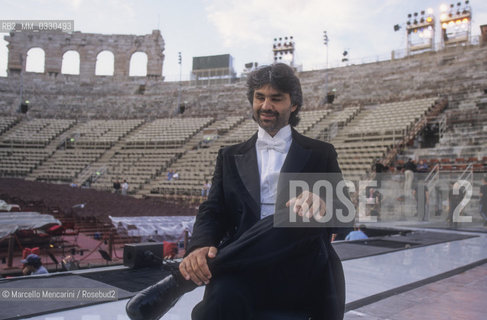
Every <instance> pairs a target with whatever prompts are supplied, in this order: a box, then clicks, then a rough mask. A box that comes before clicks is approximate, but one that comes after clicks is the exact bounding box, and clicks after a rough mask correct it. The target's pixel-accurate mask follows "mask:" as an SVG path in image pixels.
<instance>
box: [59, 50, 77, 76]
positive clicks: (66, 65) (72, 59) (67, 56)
mask: <svg viewBox="0 0 487 320" xmlns="http://www.w3.org/2000/svg"><path fill="white" fill-rule="evenodd" d="M79 70H80V55H79V52H78V51H76V50H67V51H66V52H64V54H63V58H62V64H61V73H62V74H74V75H79Z"/></svg>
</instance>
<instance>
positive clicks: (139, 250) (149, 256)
mask: <svg viewBox="0 0 487 320" xmlns="http://www.w3.org/2000/svg"><path fill="white" fill-rule="evenodd" d="M163 254H164V245H163V243H162V242H143V243H132V244H126V245H125V246H124V247H123V264H124V265H125V266H127V267H129V268H131V269H137V268H143V267H152V266H160V265H161V263H162V259H163V257H164V256H163Z"/></svg>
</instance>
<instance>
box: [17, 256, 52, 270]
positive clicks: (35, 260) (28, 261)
mask: <svg viewBox="0 0 487 320" xmlns="http://www.w3.org/2000/svg"><path fill="white" fill-rule="evenodd" d="M20 262H22V263H23V264H24V267H23V268H22V274H24V275H25V276H28V275H33V274H47V273H49V272H48V271H47V269H46V268H45V267H44V266H43V265H42V261H41V258H40V257H39V256H38V255H37V254H35V253H31V254H29V255H28V256H27V257H26V258H25V259H23V260H21V261H20Z"/></svg>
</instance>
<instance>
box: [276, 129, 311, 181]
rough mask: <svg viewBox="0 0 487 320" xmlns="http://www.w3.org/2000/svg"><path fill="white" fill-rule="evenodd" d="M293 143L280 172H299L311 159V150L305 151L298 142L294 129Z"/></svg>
mask: <svg viewBox="0 0 487 320" xmlns="http://www.w3.org/2000/svg"><path fill="white" fill-rule="evenodd" d="M292 133H293V142H292V143H291V147H290V148H289V152H288V153H287V157H286V160H285V161H284V164H283V165H282V168H281V172H301V171H302V170H303V168H304V166H305V165H306V163H307V162H308V160H309V158H310V157H311V150H310V149H305V148H304V147H303V146H302V145H301V144H300V142H299V136H298V135H299V133H297V132H296V131H295V130H294V129H293V131H292Z"/></svg>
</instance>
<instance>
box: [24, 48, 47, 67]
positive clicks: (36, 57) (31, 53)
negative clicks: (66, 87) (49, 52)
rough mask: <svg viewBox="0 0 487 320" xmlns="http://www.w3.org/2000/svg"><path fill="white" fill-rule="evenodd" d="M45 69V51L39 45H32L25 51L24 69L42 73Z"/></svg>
mask: <svg viewBox="0 0 487 320" xmlns="http://www.w3.org/2000/svg"><path fill="white" fill-rule="evenodd" d="M45 70H46V52H45V51H44V49H42V48H41V47H33V48H30V49H29V50H28V51H27V54H26V58H25V71H26V72H36V73H44V72H45Z"/></svg>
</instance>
